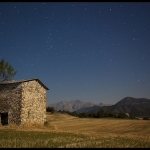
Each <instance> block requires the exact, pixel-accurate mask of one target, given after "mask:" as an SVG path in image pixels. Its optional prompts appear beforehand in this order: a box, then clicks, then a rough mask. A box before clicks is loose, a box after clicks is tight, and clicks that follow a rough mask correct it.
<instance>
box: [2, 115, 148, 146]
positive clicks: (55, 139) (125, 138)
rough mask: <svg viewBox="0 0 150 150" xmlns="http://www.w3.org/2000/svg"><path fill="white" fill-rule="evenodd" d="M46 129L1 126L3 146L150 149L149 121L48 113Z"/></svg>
mask: <svg viewBox="0 0 150 150" xmlns="http://www.w3.org/2000/svg"><path fill="white" fill-rule="evenodd" d="M47 121H48V123H49V125H47V126H38V125H37V126H30V125H29V126H26V127H18V126H15V125H8V126H0V147H1V148H2V147H5V148H16V147H17V148H19V147H38V148H40V147H58V148H72V147H73V148H80V147H82V148H84V147H85V148H86V147H88V148H90V147H91V148H96V147H100V148H130V147H131V148H150V120H130V119H116V118H114V119H113V118H77V117H73V116H70V115H68V114H59V113H54V114H51V113H47Z"/></svg>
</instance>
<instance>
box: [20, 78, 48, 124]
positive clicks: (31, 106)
mask: <svg viewBox="0 0 150 150" xmlns="http://www.w3.org/2000/svg"><path fill="white" fill-rule="evenodd" d="M21 108H22V109H21V124H24V123H25V122H28V121H32V122H33V123H34V122H35V123H42V124H44V122H45V121H46V89H45V88H44V87H43V86H41V85H40V84H39V83H38V81H36V80H33V81H28V82H23V83H22V103H21Z"/></svg>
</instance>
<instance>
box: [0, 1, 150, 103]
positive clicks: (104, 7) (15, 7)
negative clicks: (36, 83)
mask: <svg viewBox="0 0 150 150" xmlns="http://www.w3.org/2000/svg"><path fill="white" fill-rule="evenodd" d="M2 58H4V59H5V60H6V61H8V62H9V64H11V65H12V66H13V67H14V69H15V70H17V74H16V76H14V78H13V80H20V79H30V78H39V79H40V80H41V81H42V82H43V83H44V84H45V85H46V86H47V87H48V88H49V89H50V90H49V91H47V104H51V103H57V102H60V101H70V100H81V101H85V102H92V103H95V104H96V103H101V102H102V103H104V104H115V103H116V102H118V101H120V100H121V99H123V98H124V97H126V96H130V97H135V98H150V3H146V2H144V3H142V2H140V3H138V2H134V3H131V2H112V3H111V2H106V3H105V2H98V3H96V2H77V3H76V2H46V3H43V2H32V3H31V2H7V3H6V2H3V3H2V2H1V3H0V59H2Z"/></svg>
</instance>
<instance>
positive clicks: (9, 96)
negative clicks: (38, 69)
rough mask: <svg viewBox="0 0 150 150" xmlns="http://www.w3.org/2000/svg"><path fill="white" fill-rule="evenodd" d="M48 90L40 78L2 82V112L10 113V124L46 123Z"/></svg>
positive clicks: (0, 94)
mask: <svg viewBox="0 0 150 150" xmlns="http://www.w3.org/2000/svg"><path fill="white" fill-rule="evenodd" d="M46 90H48V88H47V87H46V86H45V85H44V84H43V83H42V82H41V81H40V80H39V79H28V80H16V81H14V80H12V81H5V82H1V83H0V113H8V124H9V123H15V124H17V125H21V124H24V123H26V122H28V121H30V122H33V123H40V124H44V122H45V121H46ZM0 119H1V117H0ZM0 121H1V120H0Z"/></svg>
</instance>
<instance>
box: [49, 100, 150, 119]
mask: <svg viewBox="0 0 150 150" xmlns="http://www.w3.org/2000/svg"><path fill="white" fill-rule="evenodd" d="M48 106H49V107H54V108H55V110H57V111H58V110H66V111H70V112H73V111H76V112H77V113H80V112H89V113H91V112H93V113H97V111H98V110H100V109H103V110H104V111H106V112H111V113H128V114H129V116H133V117H150V99H146V98H133V97H125V98H123V99H122V100H120V101H119V102H117V103H116V104H115V105H111V104H103V103H99V104H93V103H91V102H83V101H81V100H74V101H61V102H58V103H53V104H50V105H48Z"/></svg>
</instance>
